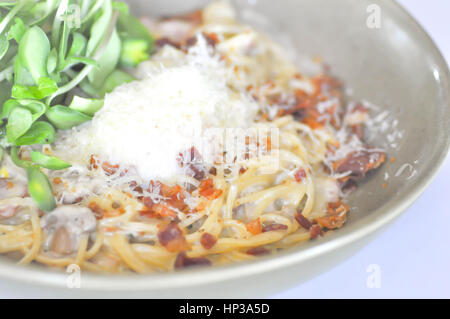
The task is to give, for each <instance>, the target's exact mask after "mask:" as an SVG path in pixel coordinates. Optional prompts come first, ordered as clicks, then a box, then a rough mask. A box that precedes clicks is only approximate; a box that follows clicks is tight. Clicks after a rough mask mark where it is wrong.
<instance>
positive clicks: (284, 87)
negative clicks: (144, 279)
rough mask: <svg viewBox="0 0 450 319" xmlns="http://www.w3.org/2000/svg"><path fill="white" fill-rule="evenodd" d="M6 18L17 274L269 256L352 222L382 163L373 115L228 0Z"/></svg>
mask: <svg viewBox="0 0 450 319" xmlns="http://www.w3.org/2000/svg"><path fill="white" fill-rule="evenodd" d="M148 5H149V6H151V1H150V2H149V3H148ZM0 11H2V15H1V16H2V17H4V18H3V19H2V21H1V22H0V65H1V70H0V81H1V82H0V85H1V91H2V96H3V95H5V92H7V93H6V95H7V96H5V97H3V100H2V109H1V122H0V253H2V254H5V255H8V256H9V257H10V258H14V259H15V260H17V261H18V262H19V263H20V264H29V263H39V264H43V265H47V266H50V267H59V268H62V267H67V266H69V265H71V264H77V265H78V266H79V267H81V268H82V269H85V270H88V271H94V272H102V273H103V272H107V273H124V272H137V273H151V272H164V271H172V270H174V269H179V268H185V267H191V266H207V265H222V264H228V263H234V262H239V261H246V260H253V259H256V258H259V257H260V256H266V255H270V254H275V253H276V252H277V251H279V250H282V249H286V248H289V247H292V246H293V245H296V244H299V243H301V242H305V241H308V240H314V239H316V238H319V237H322V236H326V234H327V233H328V232H331V231H334V230H336V229H338V228H341V227H342V226H344V224H345V222H346V218H347V215H348V213H349V210H350V207H349V206H348V204H347V203H346V195H347V194H348V193H349V192H351V191H352V190H354V189H355V187H357V186H358V183H359V182H360V181H361V180H362V179H363V178H365V177H366V175H367V174H368V173H369V172H370V171H372V170H375V169H376V168H378V167H379V166H380V165H381V164H382V163H383V162H385V160H386V155H385V152H384V151H383V149H380V148H377V147H375V146H372V145H368V143H367V142H366V141H365V129H366V124H367V123H368V121H370V115H369V113H370V107H369V106H368V105H366V104H365V103H359V102H353V101H349V100H348V98H347V97H346V94H345V90H344V86H343V84H342V83H341V82H340V81H339V80H338V79H337V78H336V77H334V76H333V75H332V74H331V72H330V69H329V68H328V67H327V66H326V65H324V64H322V63H321V62H320V61H318V60H317V59H316V60H314V61H310V67H309V68H308V70H306V69H305V70H303V69H301V68H299V67H298V66H297V64H296V61H295V59H293V58H292V56H291V55H290V51H289V50H287V49H286V48H284V47H282V46H281V45H280V44H278V43H277V42H276V41H274V40H272V39H271V38H270V37H268V36H267V35H265V34H263V33H261V32H258V31H257V30H255V29H253V28H252V27H249V26H247V25H243V24H241V23H239V22H238V19H237V14H236V12H235V11H234V9H233V8H232V7H231V6H230V5H229V4H228V2H226V1H218V2H213V3H211V4H209V5H208V6H206V7H205V8H203V9H201V10H198V11H195V12H191V13H187V14H183V15H177V16H170V17H159V18H154V17H140V18H136V17H135V16H133V15H132V14H131V13H130V12H132V11H133V10H132V8H128V6H127V5H126V4H125V3H121V2H112V1H110V0H103V1H86V0H85V1H65V0H60V1H28V0H25V1H19V2H14V3H12V2H9V3H8V2H6V3H5V2H1V6H0ZM274 258H276V256H275V257H274Z"/></svg>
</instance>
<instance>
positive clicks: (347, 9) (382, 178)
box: [0, 0, 450, 289]
mask: <svg viewBox="0 0 450 319" xmlns="http://www.w3.org/2000/svg"><path fill="white" fill-rule="evenodd" d="M127 2H129V3H130V4H131V8H132V10H133V11H134V12H135V13H136V14H138V15H152V16H158V15H168V14H176V13H181V12H186V11H189V10H192V9H196V8H200V7H202V6H203V5H204V4H205V3H207V2H208V1H201V0H191V1H185V0H171V1H165V0H153V1H150V2H149V1H147V0H128V1H127ZM235 5H236V6H237V8H238V13H239V15H240V17H241V20H243V21H245V22H247V23H249V24H251V25H254V26H256V28H258V29H261V30H264V31H265V32H267V33H270V34H271V35H272V37H274V38H275V39H277V40H278V41H279V42H281V43H288V42H289V44H290V45H292V46H293V47H294V48H295V49H296V51H297V52H298V54H299V56H303V57H314V56H321V57H322V59H323V61H325V62H326V63H327V64H329V65H330V66H331V70H332V72H333V73H334V74H335V75H336V76H338V77H339V78H340V79H342V80H343V82H344V83H345V85H346V86H347V87H348V88H351V90H352V92H353V94H352V95H353V97H352V99H354V100H366V101H369V102H370V103H372V104H374V105H377V106H378V107H379V110H377V111H376V113H377V114H381V113H383V112H384V111H388V114H387V117H386V119H387V121H388V122H389V123H390V126H389V127H388V128H387V129H386V131H384V132H383V133H382V134H379V135H378V136H377V137H376V138H375V139H374V142H373V143H374V145H378V146H383V147H386V148H387V152H388V156H389V158H392V157H394V158H395V162H393V163H390V162H389V163H386V164H385V165H384V166H383V167H382V168H381V169H379V170H378V171H377V172H376V173H375V174H372V175H371V176H370V178H369V179H368V180H367V181H366V182H364V183H363V186H362V187H360V188H359V189H358V190H357V192H355V193H354V194H353V195H352V197H351V199H350V204H351V207H352V211H351V214H350V218H349V221H348V223H347V225H346V226H345V227H344V228H343V229H341V230H339V231H338V232H336V233H335V234H333V235H332V236H329V237H327V238H324V239H321V240H319V241H316V242H313V243H307V244H305V245H302V246H301V247H298V248H295V249H292V250H291V251H288V252H286V253H284V255H283V256H284V257H286V256H287V257H289V255H291V256H292V255H297V256H301V254H303V257H304V258H306V259H307V258H310V257H311V255H307V254H306V252H307V251H308V248H317V247H320V246H323V245H326V244H328V243H330V242H332V241H338V240H339V239H340V238H344V237H345V236H347V238H350V237H349V236H351V235H352V234H356V233H355V232H357V231H358V230H361V229H362V228H363V227H366V230H367V231H373V230H374V228H375V227H373V228H372V229H371V230H369V228H368V227H367V226H368V225H370V224H375V223H376V222H377V221H380V220H384V222H387V221H388V220H390V219H392V218H393V217H394V216H395V215H396V214H398V213H399V211H400V210H401V209H404V208H405V206H406V204H409V203H410V202H411V199H412V197H414V196H416V195H418V194H419V193H420V191H422V190H423V188H424V187H425V186H426V184H427V183H428V182H429V181H430V180H431V177H432V176H433V175H434V173H435V172H436V170H437V168H438V166H439V165H440V163H441V162H442V161H443V159H444V157H445V155H446V153H447V150H448V142H449V137H448V136H449V131H448V128H449V124H450V123H449V117H450V116H449V83H448V81H449V80H448V79H449V72H448V68H447V66H446V64H445V62H444V60H443V59H442V57H441V55H440V53H439V51H438V50H437V49H436V47H435V46H434V44H433V43H432V41H431V40H430V39H429V38H428V36H427V35H426V34H425V33H424V31H423V30H422V29H421V28H420V26H418V25H417V24H416V23H415V22H414V20H413V19H412V18H411V17H410V16H409V15H408V14H407V13H406V12H405V11H404V10H403V9H402V8H400V7H399V6H398V5H397V4H396V3H394V2H393V1H388V0H367V1H366V0H361V1H353V0H340V1H334V0H302V1H298V0H278V1H269V0H252V1H250V0H249V1H235ZM378 10H379V11H378ZM249 12H250V13H249ZM377 12H379V14H380V23H381V24H380V28H371V27H370V24H369V26H368V24H367V20H368V19H370V18H373V17H374V16H371V14H377ZM255 14H256V15H255ZM259 14H260V15H261V16H264V17H266V18H267V20H268V21H269V22H270V23H269V24H266V23H265V21H264V20H261V19H260V18H259V16H258V15H259ZM375 18H376V17H375ZM280 34H285V35H286V36H287V37H286V36H281V35H280ZM395 123H397V124H395ZM383 184H386V185H384V186H385V187H383V186H382V185H383ZM381 224H382V223H381V222H379V223H378V226H380V225H381ZM378 226H377V227H378ZM360 234H361V235H362V232H360ZM352 240H353V241H356V240H357V238H356V237H355V236H354V237H353V239H352ZM329 247H330V249H331V246H329ZM334 248H336V249H337V247H334ZM317 252H318V251H317ZM322 252H324V251H323V250H322ZM308 256H309V257H308ZM284 257H283V258H284ZM276 258H277V256H275V257H274V258H272V260H273V259H276ZM283 258H281V255H280V258H279V259H280V260H286V258H284V259H283ZM298 260H299V259H298ZM268 261H269V260H262V261H260V262H256V264H258V263H259V264H264V263H266V264H267V263H268ZM2 264H3V266H1V265H0V267H6V265H7V262H5V263H2ZM279 266H280V267H281V266H282V265H281V264H280V265H279ZM8 267H9V266H8ZM274 267H275V266H274ZM274 267H272V266H271V267H267V270H269V269H273V268H274ZM299 267H300V266H299ZM242 268H243V266H239V265H235V266H230V268H229V269H232V271H234V273H239V269H242ZM9 269H12V268H9ZM29 269H30V270H29V271H31V267H30V268H29ZM255 269H256V268H255ZM258 269H259V271H264V266H262V267H260V268H258ZM34 271H37V272H39V271H41V270H36V268H34ZM202 271H203V274H204V276H205V278H206V277H208V274H211V276H219V277H220V278H222V279H225V278H226V275H225V272H223V271H222V275H221V270H220V269H219V270H217V269H210V270H202ZM194 272H195V271H194ZM247 273H248V272H247ZM214 274H216V275H214ZM241 275H242V276H243V275H245V272H242V273H241ZM174 276H175V277H174ZM177 276H185V277H183V278H187V277H186V276H189V273H182V274H181V275H174V274H165V275H159V276H146V277H145V278H146V279H145V280H144V282H145V281H146V280H148V286H147V287H148V289H152V287H155V286H152V285H151V283H152V282H153V283H155V281H152V280H154V279H155V278H157V277H158V278H160V277H165V278H166V279H167V278H169V277H173V278H176V277H177ZM236 276H238V275H236ZM41 277H45V276H41ZM54 278H56V277H54ZM64 278H65V277H64ZM140 278H141V279H137V278H136V280H135V282H138V281H139V282H142V279H143V278H142V277H140ZM91 279H92V282H93V284H92V287H94V286H95V285H96V284H98V283H101V282H103V283H105V282H107V281H109V282H110V285H111V287H114V281H116V282H117V283H119V282H120V281H121V280H122V283H125V281H123V280H131V279H130V278H127V279H123V278H122V279H119V278H117V279H113V278H109V279H106V280H105V279H102V277H99V276H95V275H93V276H91ZM91 279H90V280H91ZM97 279H98V280H100V281H98V280H97ZM179 279H180V280H182V278H181V277H179ZM42 280H44V279H42ZM55 280H56V279H55ZM55 280H53V281H52V280H46V281H47V282H50V281H52V282H56V281H55ZM133 280H134V279H133ZM218 280H220V279H218ZM37 281H38V282H39V279H37ZM64 282H65V279H64ZM94 282H95V283H96V284H94ZM127 282H128V281H127ZM174 282H175V281H174ZM174 285H176V283H174ZM122 287H124V286H122Z"/></svg>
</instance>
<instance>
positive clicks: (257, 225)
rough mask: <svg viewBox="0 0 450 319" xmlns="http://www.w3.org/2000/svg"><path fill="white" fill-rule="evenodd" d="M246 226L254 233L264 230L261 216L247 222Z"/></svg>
mask: <svg viewBox="0 0 450 319" xmlns="http://www.w3.org/2000/svg"><path fill="white" fill-rule="evenodd" d="M245 227H246V228H247V230H248V232H249V233H251V234H253V235H258V234H260V233H261V232H262V225H261V220H260V219H259V218H256V219H255V220H253V221H251V222H248V223H247V224H245Z"/></svg>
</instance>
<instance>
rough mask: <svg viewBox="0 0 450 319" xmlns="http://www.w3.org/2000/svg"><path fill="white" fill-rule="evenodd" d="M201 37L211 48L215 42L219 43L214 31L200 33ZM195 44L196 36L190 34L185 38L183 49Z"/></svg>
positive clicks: (214, 45)
mask: <svg viewBox="0 0 450 319" xmlns="http://www.w3.org/2000/svg"><path fill="white" fill-rule="evenodd" d="M202 35H203V37H204V38H205V40H206V43H207V45H209V46H210V47H212V48H215V47H216V45H217V43H219V38H218V37H217V35H216V34H215V33H205V32H203V33H202ZM196 44H197V36H192V37H190V38H189V39H187V40H186V42H185V44H184V46H183V49H185V50H187V49H189V48H190V47H192V46H194V45H196Z"/></svg>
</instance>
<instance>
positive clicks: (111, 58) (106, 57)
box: [88, 30, 121, 87]
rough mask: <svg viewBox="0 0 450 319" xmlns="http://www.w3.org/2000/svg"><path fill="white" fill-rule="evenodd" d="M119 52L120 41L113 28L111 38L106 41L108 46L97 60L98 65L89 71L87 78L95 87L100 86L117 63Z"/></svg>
mask: <svg viewBox="0 0 450 319" xmlns="http://www.w3.org/2000/svg"><path fill="white" fill-rule="evenodd" d="M120 52H121V42H120V38H119V35H118V34H117V31H116V30H114V32H113V34H112V37H111V40H110V41H109V43H108V46H107V47H106V49H105V52H104V53H103V55H102V56H101V57H100V59H99V60H98V64H99V67H98V68H96V69H93V70H92V71H91V73H89V75H88V78H89V81H90V82H91V83H92V85H94V86H95V87H101V86H102V84H103V83H104V82H105V80H106V78H107V77H108V75H110V74H111V72H113V71H114V70H115V68H116V66H117V64H118V63H119V59H120Z"/></svg>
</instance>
